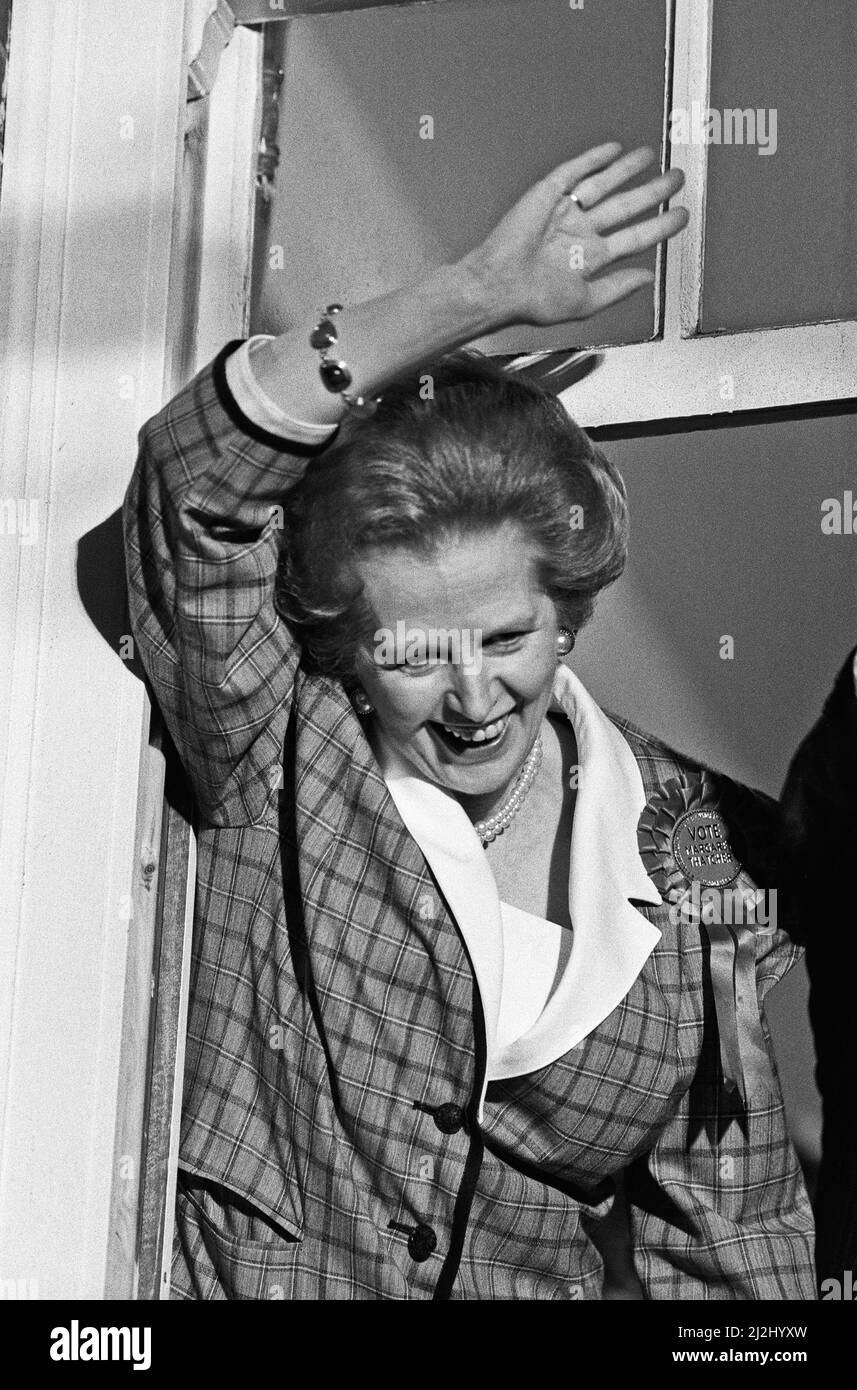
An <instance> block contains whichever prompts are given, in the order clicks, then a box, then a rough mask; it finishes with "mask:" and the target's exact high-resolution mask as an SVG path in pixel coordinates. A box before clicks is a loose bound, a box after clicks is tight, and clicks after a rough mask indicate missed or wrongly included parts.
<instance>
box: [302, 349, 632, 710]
mask: <svg viewBox="0 0 857 1390" xmlns="http://www.w3.org/2000/svg"><path fill="white" fill-rule="evenodd" d="M572 509H577V510H574V511H573V510H572ZM504 523H512V524H514V525H516V526H518V527H519V528H520V530H521V532H522V533H523V535H524V536H525V538H526V539H527V540H529V541H530V542H531V544H532V545H533V546H534V548H535V550H536V553H537V555H538V557H539V559H538V569H537V575H538V581H539V583H540V584H541V585H542V587H543V590H544V592H546V593H547V594H548V595H549V597H550V598H551V599H552V600H553V602H554V604H555V606H556V609H557V613H558V617H559V622H560V624H561V625H562V626H564V627H567V628H569V629H572V630H576V629H579V628H580V627H581V626H582V625H583V624H584V623H585V622H586V621H587V620H588V618H589V617H590V616H591V613H592V608H593V604H594V601H595V597H596V595H597V594H598V593H599V592H600V590H601V589H603V588H604V587H605V585H607V584H610V583H612V581H613V580H614V579H617V578H618V576H619V575H620V574H621V573H622V570H623V568H624V565H625V559H626V555H627V544H628V512H627V505H626V495H625V487H624V484H623V482H622V479H621V477H620V475H619V473H618V471H617V470H616V468H615V467H614V466H613V465H612V464H611V463H610V462H609V461H608V460H607V459H606V458H605V457H604V455H603V454H602V453H601V451H600V450H599V449H597V448H596V447H595V445H594V444H593V442H592V441H591V440H590V439H589V437H588V436H587V435H586V434H585V433H584V432H583V430H582V429H581V428H580V427H579V426H578V425H576V424H575V423H574V421H573V420H572V419H571V418H570V417H569V415H568V413H567V412H566V411H565V409H564V408H563V406H562V405H561V404H560V403H559V401H558V400H557V399H556V398H555V397H554V396H552V395H550V394H549V393H548V392H547V391H544V390H543V389H542V388H541V387H539V386H537V385H535V384H534V383H532V382H530V381H527V380H525V379H523V378H521V377H519V376H517V375H515V374H514V373H511V372H508V371H506V370H504V369H503V368H502V367H501V366H500V365H499V364H496V363H494V362H492V361H491V360H490V359H489V358H486V357H483V356H482V355H481V354H477V353H475V352H473V351H472V350H470V351H466V352H464V351H462V352H457V353H452V354H450V355H448V356H446V357H443V358H442V359H440V360H439V361H436V362H432V363H427V364H425V365H424V366H422V367H421V368H420V369H419V371H418V372H414V373H408V374H406V375H403V376H400V377H399V378H397V379H396V380H395V381H393V382H392V383H390V384H388V385H387V386H386V388H385V390H384V393H383V399H382V402H381V405H380V406H379V407H378V410H377V412H376V413H375V415H374V416H372V417H370V418H368V419H367V418H358V417H355V416H349V417H347V418H346V420H345V421H344V422H343V424H342V425H341V427H340V430H339V433H338V435H337V436H336V438H335V439H334V441H333V442H332V443H331V444H330V445H328V447H327V448H326V449H325V450H324V451H323V452H322V453H320V454H319V455H317V456H316V457H315V458H314V459H313V460H312V461H311V462H310V463H309V465H308V466H307V469H306V472H305V473H304V475H303V477H302V479H301V481H300V482H299V483H298V484H297V485H296V486H295V487H294V488H293V489H292V490H291V491H290V492H289V495H288V503H287V505H286V506H285V508H284V525H283V533H282V550H281V555H280V563H279V567H278V573H277V581H276V590H275V603H276V607H277V610H278V612H279V613H280V615H281V616H282V617H283V618H284V619H285V621H286V622H287V623H288V625H289V627H290V628H291V630H292V632H293V633H294V635H295V637H296V638H297V639H298V640H299V641H300V643H301V644H302V646H303V659H304V663H305V665H306V666H307V667H308V668H309V669H311V670H314V671H317V672H320V673H321V674H324V675H327V676H329V677H332V678H334V679H340V680H342V681H343V682H344V683H345V684H346V685H348V684H350V683H351V682H352V681H353V678H354V666H355V656H356V649H357V645H358V642H359V640H360V636H361V634H362V633H363V632H365V630H366V628H367V624H368V622H369V613H368V611H367V606H366V603H365V601H364V599H363V597H362V586H361V584H360V581H359V578H358V576H357V573H356V570H355V561H356V560H358V559H359V557H360V555H361V554H364V553H366V552H367V551H377V550H378V549H383V548H385V547H388V548H390V549H393V548H395V549H402V548H404V549H409V550H411V551H413V552H414V553H415V554H417V555H419V556H420V557H422V558H428V557H430V556H431V555H432V554H434V553H436V552H437V550H438V549H439V548H440V547H442V546H445V545H447V544H449V543H450V542H453V543H454V542H455V541H456V540H457V539H461V538H462V537H463V536H469V535H474V534H478V533H480V532H483V533H484V532H485V531H490V530H493V529H495V528H496V527H498V526H501V525H503V524H504Z"/></svg>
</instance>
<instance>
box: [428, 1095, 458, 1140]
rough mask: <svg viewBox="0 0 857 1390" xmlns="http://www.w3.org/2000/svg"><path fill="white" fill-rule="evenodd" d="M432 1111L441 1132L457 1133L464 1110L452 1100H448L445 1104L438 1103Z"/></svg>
mask: <svg viewBox="0 0 857 1390" xmlns="http://www.w3.org/2000/svg"><path fill="white" fill-rule="evenodd" d="M433 1113H434V1122H435V1124H436V1125H437V1127H438V1129H439V1130H440V1132H441V1134H457V1132H458V1130H460V1129H461V1126H462V1125H463V1124H464V1111H463V1110H462V1108H461V1106H460V1105H456V1104H455V1103H454V1101H451V1100H448V1101H447V1102H446V1104H445V1105H438V1106H437V1107H436V1108H435V1110H434V1112H433Z"/></svg>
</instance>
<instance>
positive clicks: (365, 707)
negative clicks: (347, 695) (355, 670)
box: [354, 690, 375, 714]
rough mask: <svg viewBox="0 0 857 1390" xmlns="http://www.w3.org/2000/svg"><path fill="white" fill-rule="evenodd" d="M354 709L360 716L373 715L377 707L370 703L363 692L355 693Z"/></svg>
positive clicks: (357, 691) (356, 691)
mask: <svg viewBox="0 0 857 1390" xmlns="http://www.w3.org/2000/svg"><path fill="white" fill-rule="evenodd" d="M354 707H355V709H356V710H357V713H358V714H371V713H372V711H373V710H374V708H375V706H374V705H373V704H371V703H370V701H369V697H368V695H366V694H365V692H364V691H362V690H355V692H354Z"/></svg>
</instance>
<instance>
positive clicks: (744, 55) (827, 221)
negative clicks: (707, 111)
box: [702, 0, 857, 333]
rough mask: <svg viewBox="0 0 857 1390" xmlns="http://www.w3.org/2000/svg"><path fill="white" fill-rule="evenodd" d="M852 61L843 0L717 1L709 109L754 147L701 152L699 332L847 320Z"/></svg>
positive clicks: (855, 115) (855, 214) (853, 278)
mask: <svg viewBox="0 0 857 1390" xmlns="http://www.w3.org/2000/svg"><path fill="white" fill-rule="evenodd" d="M855 60H857V6H855V4H854V0H824V3H823V4H819V3H815V4H807V3H806V0H752V3H751V4H748V3H747V0H716V3H715V6H714V44H713V55H712V84H711V86H712V90H711V108H712V110H713V111H716V112H718V113H720V115H721V116H722V118H723V125H722V130H723V133H724V135H725V132H726V131H727V129H729V128H730V127H731V125H732V122H731V120H729V121H728V122H727V118H726V116H725V115H723V113H724V112H725V111H726V110H727V109H731V110H737V109H739V108H740V109H741V110H743V111H745V112H748V111H749V109H750V108H752V110H753V113H754V117H755V125H756V130H755V136H756V143H755V144H753V143H747V135H748V133H749V134H752V133H753V131H752V128H751V125H750V122H749V120H742V122H741V124H740V127H738V129H740V131H741V133H742V135H743V138H744V143H742V144H737V143H733V144H729V145H727V144H725V143H724V144H719V145H718V144H712V145H711V147H710V149H709V151H708V155H709V196H708V216H707V225H706V249H705V280H704V288H703V297H702V298H703V310H702V327H703V331H704V332H709V333H711V332H716V331H718V330H730V329H733V330H734V329H742V328H753V327H774V326H776V325H779V324H789V323H808V322H815V321H818V320H821V319H837V318H854V317H855V316H857V255H855V249H857V211H855V209H857V199H855V196H854V190H855V183H857V110H855V101H854V64H855ZM760 112H761V113H762V117H761V119H759V113H760ZM714 129H715V130H716V126H715V127H714ZM766 145H767V150H766V148H765V146H766Z"/></svg>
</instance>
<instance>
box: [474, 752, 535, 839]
mask: <svg viewBox="0 0 857 1390" xmlns="http://www.w3.org/2000/svg"><path fill="white" fill-rule="evenodd" d="M541 762H542V740H541V736H539V737H538V738H537V739H536V741H535V743H534V744H533V746H532V748H531V749H530V752H529V753H528V755H527V760H526V762H525V763H524V766H523V767H522V768H521V771H520V772H519V773H518V776H517V779H516V781H515V785H514V787H513V788H512V791H511V793H510V795H509V797H508V798H507V800H506V801H505V802H504V803H503V805H502V806H501V807H500V809H499V811H496V812H495V813H494V815H493V816H489V817H488V819H487V820H478V821H477V822H476V824H475V825H474V827H473V828H474V830H475V831H476V834H477V835H478V836H479V838H480V840H481V841H482V845H483V848H484V846H485V845H487V844H489V843H490V842H491V840H496V838H497V836H498V835H502V834H503V831H504V830H505V829H506V828H507V826H509V825H510V824H511V822H512V821H513V820H514V818H515V816H516V815H517V814H518V812H519V810H520V809H521V806H522V805H523V803H524V801H525V800H526V797H527V793H528V792H529V790H530V788H531V787H532V785H533V783H534V782H535V780H536V776H537V774H538V770H539V768H540V767H541Z"/></svg>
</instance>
